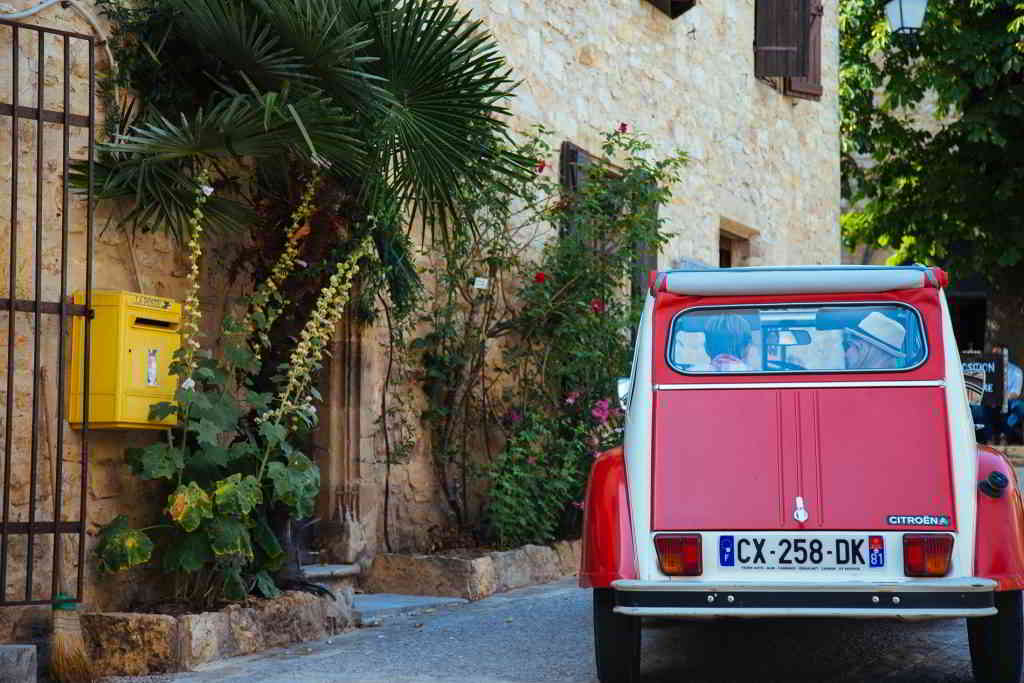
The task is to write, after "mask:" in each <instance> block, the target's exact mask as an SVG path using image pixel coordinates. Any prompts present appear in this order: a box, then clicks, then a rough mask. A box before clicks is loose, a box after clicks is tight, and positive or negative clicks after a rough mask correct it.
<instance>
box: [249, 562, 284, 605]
mask: <svg viewBox="0 0 1024 683" xmlns="http://www.w3.org/2000/svg"><path fill="white" fill-rule="evenodd" d="M253 578H254V579H256V590H258V591H259V592H260V594H261V595H263V597H265V598H276V597H277V596H279V595H281V591H280V590H279V589H278V588H277V584H275V583H274V580H273V579H272V578H270V574H268V573H267V572H266V570H263V569H261V570H260V571H258V572H256V574H255V576H254V577H253Z"/></svg>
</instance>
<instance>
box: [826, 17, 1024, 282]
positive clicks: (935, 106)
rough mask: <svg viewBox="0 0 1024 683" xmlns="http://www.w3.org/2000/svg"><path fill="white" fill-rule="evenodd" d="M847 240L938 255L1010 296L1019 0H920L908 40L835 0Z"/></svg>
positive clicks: (1015, 242)
mask: <svg viewBox="0 0 1024 683" xmlns="http://www.w3.org/2000/svg"><path fill="white" fill-rule="evenodd" d="M839 22H840V71H839V98H840V111H841V113H842V118H841V126H840V132H841V142H842V174H843V193H844V196H845V197H846V198H847V199H848V200H849V201H850V206H851V211H849V212H847V213H845V214H844V216H843V219H842V230H843V236H844V240H845V241H846V242H847V244H848V246H850V247H853V246H856V245H857V244H866V245H869V246H872V247H874V246H881V247H886V248H889V249H893V250H895V251H896V252H897V253H896V255H895V257H894V259H893V261H894V262H897V263H899V262H908V261H922V262H931V263H939V264H942V265H943V266H944V267H945V268H947V269H949V270H951V271H952V272H953V273H954V275H956V274H959V275H961V276H964V275H968V274H975V275H977V276H978V277H982V278H985V279H986V280H988V281H989V283H990V284H991V285H992V286H993V287H994V288H1005V291H1006V292H1007V293H1008V294H1010V293H1012V294H1013V295H1016V292H1017V291H1019V288H1020V282H1021V277H1022V274H1024V248H1022V244H1024V242H1022V239H1021V238H1022V236H1024V190H1022V188H1024V139H1022V137H1021V135H1020V131H1021V130H1022V128H1024V106H1022V103H1024V98H1022V95H1021V88H1022V85H1021V84H1022V82H1024V53H1022V50H1021V46H1022V45H1024V4H1022V3H1021V2H1020V1H1019V0H971V1H970V2H962V1H961V0H931V1H930V2H929V3H928V10H927V13H926V14H925V21H924V25H923V26H922V30H921V31H920V32H919V34H918V35H917V36H916V37H915V39H914V40H904V39H902V38H901V37H900V36H898V35H895V34H893V33H891V32H890V30H889V27H888V25H887V23H886V20H885V17H884V12H883V3H879V2H874V1H873V0H841V2H840V3H839Z"/></svg>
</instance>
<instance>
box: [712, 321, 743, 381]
mask: <svg viewBox="0 0 1024 683" xmlns="http://www.w3.org/2000/svg"><path fill="white" fill-rule="evenodd" d="M752 339H753V335H752V334H751V329H750V323H748V322H747V321H746V320H745V319H744V318H743V317H742V316H739V315H734V314H726V315H716V316H713V317H711V318H709V319H708V321H707V324H706V325H705V326H704V350H705V351H706V352H707V354H708V358H710V359H711V369H712V370H714V371H715V372H744V371H749V370H750V365H749V363H748V362H747V354H748V353H749V351H750V343H751V341H752Z"/></svg>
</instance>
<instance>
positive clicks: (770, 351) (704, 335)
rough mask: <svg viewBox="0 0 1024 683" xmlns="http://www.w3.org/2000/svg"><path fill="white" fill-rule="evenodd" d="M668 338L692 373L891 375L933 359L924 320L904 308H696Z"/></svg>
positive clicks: (677, 365)
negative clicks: (928, 356)
mask: <svg viewBox="0 0 1024 683" xmlns="http://www.w3.org/2000/svg"><path fill="white" fill-rule="evenodd" d="M670 334H671V337H670V338H669V344H668V361H669V364H670V365H671V366H672V367H673V368H674V369H676V370H678V371H680V372H683V373H687V374H691V373H692V374H725V373H748V374H749V373H758V374H761V373H776V372H872V371H874V372H880V371H881V372H894V371H901V370H910V369H912V368H915V367H917V366H918V365H920V364H921V363H923V362H924V361H925V358H926V357H927V355H928V349H927V346H926V341H925V336H924V330H923V328H922V325H921V317H920V315H919V314H918V313H917V311H916V310H914V309H913V308H911V307H910V306H904V305H899V304H856V305H834V304H833V305H828V306H784V305H776V306H758V307H724V306H723V307H708V308H696V309H691V310H688V311H683V312H682V313H680V314H679V315H677V316H676V317H675V319H674V320H673V323H672V330H671V332H670Z"/></svg>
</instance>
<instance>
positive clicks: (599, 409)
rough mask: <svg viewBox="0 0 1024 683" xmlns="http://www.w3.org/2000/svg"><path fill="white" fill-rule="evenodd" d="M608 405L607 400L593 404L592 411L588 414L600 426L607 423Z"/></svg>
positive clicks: (603, 399)
mask: <svg viewBox="0 0 1024 683" xmlns="http://www.w3.org/2000/svg"><path fill="white" fill-rule="evenodd" d="M608 404H609V401H608V399H606V398H602V399H601V400H600V401H598V402H597V403H595V404H594V408H593V410H591V411H590V414H591V415H593V416H594V419H595V420H597V421H598V422H600V423H601V424H604V423H605V422H607V421H608V414H609V407H608Z"/></svg>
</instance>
